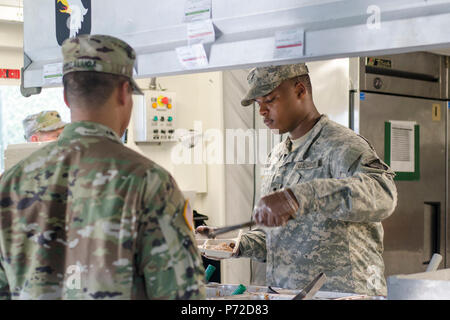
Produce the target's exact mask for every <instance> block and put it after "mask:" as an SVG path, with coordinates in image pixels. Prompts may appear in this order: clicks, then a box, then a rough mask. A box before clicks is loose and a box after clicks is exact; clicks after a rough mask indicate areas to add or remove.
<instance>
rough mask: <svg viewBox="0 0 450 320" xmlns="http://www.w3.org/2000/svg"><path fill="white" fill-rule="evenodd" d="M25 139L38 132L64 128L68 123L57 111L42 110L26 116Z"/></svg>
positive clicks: (24, 125)
mask: <svg viewBox="0 0 450 320" xmlns="http://www.w3.org/2000/svg"><path fill="white" fill-rule="evenodd" d="M22 124H23V130H24V131H25V139H27V140H29V139H30V138H31V136H32V135H33V134H35V133H36V132H39V131H41V132H48V131H53V130H57V129H61V128H64V126H65V125H66V124H67V123H65V122H63V121H62V120H61V116H60V115H59V113H58V112H57V111H42V112H39V113H36V114H32V115H30V116H28V117H26V118H25V119H24V120H23V121H22Z"/></svg>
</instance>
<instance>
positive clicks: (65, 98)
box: [63, 90, 70, 109]
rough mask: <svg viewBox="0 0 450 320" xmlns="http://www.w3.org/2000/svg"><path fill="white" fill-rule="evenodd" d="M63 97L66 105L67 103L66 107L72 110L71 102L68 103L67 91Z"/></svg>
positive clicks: (64, 91)
mask: <svg viewBox="0 0 450 320" xmlns="http://www.w3.org/2000/svg"><path fill="white" fill-rule="evenodd" d="M63 95H64V103H65V104H66V106H67V107H68V108H69V109H70V106H69V102H68V100H67V93H66V90H63Z"/></svg>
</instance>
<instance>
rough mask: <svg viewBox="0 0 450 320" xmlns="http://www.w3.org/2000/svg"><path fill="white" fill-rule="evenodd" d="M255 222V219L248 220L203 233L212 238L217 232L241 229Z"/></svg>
mask: <svg viewBox="0 0 450 320" xmlns="http://www.w3.org/2000/svg"><path fill="white" fill-rule="evenodd" d="M255 224H256V222H255V221H249V222H245V223H241V224H236V225H234V226H228V227H223V228H217V229H215V230H214V231H212V232H208V233H204V234H205V235H206V236H207V237H208V238H210V239H214V238H215V237H217V236H218V235H219V234H223V233H227V232H230V231H234V230H237V229H242V228H249V227H252V226H254V225H255Z"/></svg>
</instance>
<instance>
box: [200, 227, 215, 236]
mask: <svg viewBox="0 0 450 320" xmlns="http://www.w3.org/2000/svg"><path fill="white" fill-rule="evenodd" d="M216 229H217V228H216V227H208V226H199V227H197V228H196V229H195V233H198V234H201V235H203V236H206V237H207V236H208V235H209V234H210V233H211V232H213V231H214V230H216Z"/></svg>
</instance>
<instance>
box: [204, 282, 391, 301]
mask: <svg viewBox="0 0 450 320" xmlns="http://www.w3.org/2000/svg"><path fill="white" fill-rule="evenodd" d="M238 286H239V285H238V284H219V283H209V284H208V285H207V286H206V297H207V299H208V300H292V298H293V297H294V296H295V295H296V294H298V293H299V292H300V290H288V289H283V288H276V287H274V288H273V289H274V290H275V291H277V292H278V294H275V293H269V288H268V287H265V286H247V290H246V291H245V292H244V293H243V294H240V295H231V294H232V293H233V292H234V291H235V290H236V289H237V288H238ZM385 299H386V298H385V297H381V296H366V295H359V294H355V293H342V292H329V291H319V292H317V294H316V295H315V296H314V298H313V300H385Z"/></svg>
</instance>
